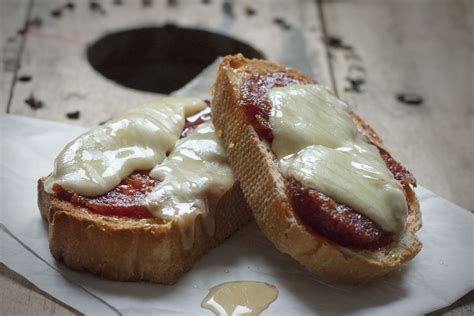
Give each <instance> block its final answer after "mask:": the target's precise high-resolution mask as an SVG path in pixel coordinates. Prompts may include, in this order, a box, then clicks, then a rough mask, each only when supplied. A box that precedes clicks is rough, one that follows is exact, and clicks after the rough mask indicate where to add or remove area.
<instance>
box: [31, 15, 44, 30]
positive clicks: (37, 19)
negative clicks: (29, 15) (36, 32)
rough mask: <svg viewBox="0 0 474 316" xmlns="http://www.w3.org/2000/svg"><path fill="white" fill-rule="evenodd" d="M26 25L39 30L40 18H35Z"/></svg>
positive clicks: (41, 23) (41, 21)
mask: <svg viewBox="0 0 474 316" xmlns="http://www.w3.org/2000/svg"><path fill="white" fill-rule="evenodd" d="M28 25H29V26H33V27H38V28H39V27H41V26H42V25H43V20H42V19H41V18H40V17H35V18H33V19H31V20H30V21H28Z"/></svg>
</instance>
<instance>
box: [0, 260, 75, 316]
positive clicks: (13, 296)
mask: <svg viewBox="0 0 474 316" xmlns="http://www.w3.org/2000/svg"><path fill="white" fill-rule="evenodd" d="M0 285H1V286H0V314H1V315H4V316H8V315H55V316H69V315H81V314H80V313H79V312H77V311H75V310H74V309H72V308H71V307H69V306H67V305H65V304H63V303H62V302H60V301H58V300H56V299H55V298H53V297H52V296H50V295H48V294H47V293H45V292H43V291H41V290H40V289H38V288H37V287H36V286H34V285H33V284H32V283H30V282H29V281H28V280H26V279H25V278H23V277H22V276H20V275H19V274H17V273H16V272H14V271H12V270H10V269H9V268H7V267H6V266H5V265H4V264H3V263H1V264H0Z"/></svg>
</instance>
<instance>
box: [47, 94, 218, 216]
mask: <svg viewBox="0 0 474 316" xmlns="http://www.w3.org/2000/svg"><path fill="white" fill-rule="evenodd" d="M206 103H207V105H208V107H207V108H206V109H204V110H203V111H201V112H200V113H199V115H196V116H192V117H188V118H186V121H185V125H184V129H183V131H182V133H181V138H183V137H187V136H188V135H189V134H190V133H192V132H193V131H194V130H195V129H196V127H198V126H199V125H201V124H203V123H205V122H209V121H210V119H211V114H210V113H211V112H210V107H209V102H208V101H206ZM158 183H159V181H158V180H156V179H153V178H151V177H150V176H149V170H148V171H134V172H133V173H132V174H130V175H129V176H128V177H126V178H125V179H124V180H122V182H121V183H120V185H118V186H117V187H116V188H115V189H113V190H112V191H110V192H108V193H106V194H104V195H100V196H95V197H86V196H81V195H79V194H77V193H72V192H68V191H66V190H64V189H63V188H62V187H61V186H60V185H55V186H54V187H53V190H54V191H55V192H56V194H57V196H58V197H59V198H60V199H62V200H66V201H69V202H71V203H73V204H75V205H80V206H84V207H87V208H88V209H89V210H90V211H91V212H93V213H96V214H100V215H105V216H118V217H127V218H134V219H142V218H153V215H152V214H151V213H150V211H149V210H148V209H147V207H146V206H144V205H143V204H142V203H141V202H143V201H144V199H145V197H146V196H147V194H149V193H150V192H152V190H153V188H154V187H155V186H156V185H157V184H158Z"/></svg>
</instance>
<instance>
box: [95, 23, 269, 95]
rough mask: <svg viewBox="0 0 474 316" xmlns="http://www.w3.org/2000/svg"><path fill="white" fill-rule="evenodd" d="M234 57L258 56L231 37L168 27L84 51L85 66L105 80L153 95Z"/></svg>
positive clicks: (120, 36) (110, 38)
mask: <svg viewBox="0 0 474 316" xmlns="http://www.w3.org/2000/svg"><path fill="white" fill-rule="evenodd" d="M237 53H242V54H243V55H244V56H246V57H248V58H264V55H263V54H262V53H261V52H259V51H258V50H256V49H255V48H253V47H251V46H249V45H248V44H245V43H243V42H240V41H238V40H235V39H233V38H230V37H227V36H224V35H220V34H216V33H211V32H208V31H203V30H196V29H189V28H181V27H177V26H174V25H165V26H163V27H150V28H140V29H131V30H127V31H121V32H117V33H111V34H109V35H106V36H105V37H103V38H100V39H99V40H98V41H96V42H95V43H93V44H91V45H90V46H89V47H88V48H87V58H88V60H89V62H90V64H91V65H92V67H93V68H94V69H95V70H97V71H98V72H99V73H101V74H102V75H103V76H105V77H106V78H108V79H110V80H113V81H115V82H117V83H119V84H122V85H124V86H126V87H129V88H133V89H137V90H142V91H151V92H157V93H170V92H172V91H174V90H177V89H179V88H181V87H182V86H184V85H185V84H186V83H187V82H189V81H190V80H191V79H193V78H194V77H195V76H196V75H198V74H199V73H200V72H201V71H202V70H203V69H204V68H206V67H207V66H208V65H210V64H211V63H212V62H213V61H214V60H215V59H216V58H217V57H219V56H225V55H229V54H237Z"/></svg>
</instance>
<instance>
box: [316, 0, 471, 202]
mask: <svg viewBox="0 0 474 316" xmlns="http://www.w3.org/2000/svg"><path fill="white" fill-rule="evenodd" d="M323 4H324V5H323V8H324V9H323V14H324V20H325V22H326V28H327V31H328V33H329V34H331V35H337V36H340V37H341V38H342V40H343V41H344V42H345V43H347V44H349V45H351V46H352V47H353V49H354V51H353V53H351V52H350V51H348V50H345V49H331V56H332V59H331V62H332V65H333V69H334V74H335V81H336V85H337V91H338V93H339V95H340V97H341V98H343V99H345V100H347V101H348V102H349V103H350V104H351V105H353V106H354V108H355V111H356V112H357V113H358V114H359V115H361V116H362V117H363V119H364V120H366V121H367V122H369V124H371V125H372V126H373V127H374V129H375V130H376V131H377V132H378V133H379V134H380V135H381V136H382V139H384V141H385V142H386V144H387V147H388V148H390V149H391V150H392V153H393V155H394V157H396V158H397V159H399V161H401V162H403V163H404V164H406V166H407V167H408V168H409V170H411V171H412V172H413V173H414V175H415V177H416V178H417V180H418V182H419V183H420V184H422V185H424V186H426V187H428V188H429V189H431V190H433V191H434V192H436V193H437V194H439V195H441V196H443V197H445V198H447V199H448V200H451V201H453V202H454V203H456V204H459V205H461V206H462V207H464V208H467V209H470V210H473V207H474V203H473V201H474V200H473V194H472V188H473V187H474V176H473V165H474V159H473V154H474V142H473V141H472V139H473V136H474V131H473V120H474V104H473V103H474V97H473V96H474V94H473V91H474V90H473V77H472V76H473V71H474V69H473V66H474V64H473V62H472V60H473V59H472V58H473V56H474V42H473V31H472V30H473V14H474V13H473V2H472V1H463V0H459V1H457V0H456V1H442V0H441V1H438V0H428V1H426V0H420V1H405V0H402V1H371V0H364V1H327V2H323ZM351 67H352V73H350V68H351ZM360 67H363V69H364V70H365V72H366V73H365V74H364V73H363V70H362V74H361V69H359V70H358V68H360ZM357 73H358V74H357ZM347 76H353V77H356V76H362V77H364V79H365V80H366V81H367V84H366V87H365V89H366V92H363V93H354V92H351V91H345V88H346V87H348V86H350V85H349V83H348V81H347V79H346V77H347ZM400 92H408V93H416V94H419V95H420V96H422V97H423V99H424V102H423V104H422V105H420V106H410V105H405V104H402V103H400V102H399V101H397V99H396V95H397V93H400Z"/></svg>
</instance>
